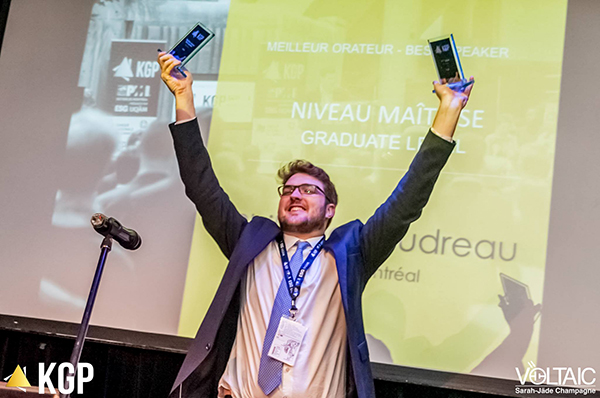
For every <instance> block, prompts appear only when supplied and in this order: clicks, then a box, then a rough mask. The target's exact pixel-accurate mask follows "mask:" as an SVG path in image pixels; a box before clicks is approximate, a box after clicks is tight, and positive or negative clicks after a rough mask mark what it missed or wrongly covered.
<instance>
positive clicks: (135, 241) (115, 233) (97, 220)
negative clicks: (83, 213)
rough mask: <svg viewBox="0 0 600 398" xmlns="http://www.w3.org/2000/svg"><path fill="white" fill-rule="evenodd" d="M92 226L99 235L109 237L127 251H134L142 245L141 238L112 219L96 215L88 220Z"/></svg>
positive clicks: (99, 214) (100, 214)
mask: <svg viewBox="0 0 600 398" xmlns="http://www.w3.org/2000/svg"><path fill="white" fill-rule="evenodd" d="M90 222H91V223H92V226H93V227H94V229H95V230H96V232H98V233H99V234H100V235H104V236H106V235H110V236H111V237H112V238H114V240H116V241H117V242H119V244H120V245H121V246H122V247H123V248H124V249H127V250H135V249H137V248H138V247H140V246H141V244H142V238H141V237H140V235H138V233H137V232H135V231H134V230H133V229H129V228H125V227H124V226H123V225H121V223H120V222H118V221H117V220H115V219H114V218H112V217H106V216H105V215H104V214H102V213H96V214H94V215H93V216H92V219H91V220H90Z"/></svg>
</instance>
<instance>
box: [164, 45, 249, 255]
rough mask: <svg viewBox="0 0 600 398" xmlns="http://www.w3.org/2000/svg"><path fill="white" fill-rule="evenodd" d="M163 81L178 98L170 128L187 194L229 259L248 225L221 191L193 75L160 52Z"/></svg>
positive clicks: (170, 57) (177, 62)
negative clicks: (205, 138) (203, 131)
mask: <svg viewBox="0 0 600 398" xmlns="http://www.w3.org/2000/svg"><path fill="white" fill-rule="evenodd" d="M158 63H159V64H160V66H161V78H162V79H163V81H164V82H165V84H166V85H167V87H168V88H169V90H171V92H172V93H173V95H174V96H175V103H176V108H175V109H176V119H177V122H176V123H173V124H171V125H170V126H169V128H170V129H171V133H172V135H173V143H174V146H175V154H176V155H177V162H178V164H179V173H180V175H181V180H182V181H183V184H184V185H185V192H186V195H187V196H188V197H189V198H190V199H191V201H192V202H193V203H194V204H195V205H196V209H197V210H198V213H199V214H200V216H201V217H202V222H203V224H204V226H205V227H206V230H207V231H208V233H209V234H210V235H211V236H212V237H213V239H214V240H215V241H216V242H217V244H218V245H219V247H220V248H221V251H222V252H223V254H225V256H226V257H227V258H229V257H231V253H232V252H233V249H234V248H235V245H236V243H237V241H238V239H239V237H240V234H241V233H242V230H243V229H244V227H245V226H246V224H247V223H248V222H247V220H246V219H245V218H244V217H243V216H242V215H241V214H240V213H239V212H238V211H237V209H236V208H235V206H234V205H233V203H232V202H231V201H230V200H229V196H227V194H226V193H225V191H224V190H223V188H221V186H220V184H219V181H218V180H217V177H216V176H215V173H214V171H213V168H212V165H211V162H210V157H209V155H208V151H207V150H206V148H205V147H204V144H203V142H202V137H201V135H200V128H199V127H198V121H197V120H196V110H195V108H194V95H193V92H192V75H191V73H189V72H188V73H186V74H187V77H184V76H183V75H182V74H181V73H179V72H178V71H177V70H176V69H174V67H175V66H177V65H179V63H180V62H179V61H178V60H176V59H175V58H173V56H171V55H169V54H166V53H160V54H159V56H158Z"/></svg>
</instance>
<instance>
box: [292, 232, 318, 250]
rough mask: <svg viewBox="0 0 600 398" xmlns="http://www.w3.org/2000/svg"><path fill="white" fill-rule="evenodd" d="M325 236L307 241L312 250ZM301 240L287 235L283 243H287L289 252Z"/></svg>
mask: <svg viewBox="0 0 600 398" xmlns="http://www.w3.org/2000/svg"><path fill="white" fill-rule="evenodd" d="M323 236H324V235H321V236H315V237H314V238H310V239H306V242H308V244H309V245H310V247H311V249H312V248H313V247H315V245H316V244H317V243H319V241H320V240H321V239H322V238H323ZM299 240H301V239H298V238H297V237H295V236H292V235H288V234H286V233H284V234H283V242H284V243H285V250H287V251H289V250H290V249H291V248H292V246H294V245H295V244H296V242H298V241H299Z"/></svg>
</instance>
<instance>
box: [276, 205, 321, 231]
mask: <svg viewBox="0 0 600 398" xmlns="http://www.w3.org/2000/svg"><path fill="white" fill-rule="evenodd" d="M328 220H329V219H328V218H325V206H323V207H322V208H321V210H320V211H319V215H318V216H317V217H309V218H308V219H307V220H304V221H302V222H300V223H289V222H288V220H287V217H286V216H283V217H279V225H280V226H281V230H282V231H283V232H296V233H300V234H308V233H310V232H313V231H315V230H319V229H321V228H323V227H324V226H325V224H326V223H327V221H328Z"/></svg>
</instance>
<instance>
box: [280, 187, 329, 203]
mask: <svg viewBox="0 0 600 398" xmlns="http://www.w3.org/2000/svg"><path fill="white" fill-rule="evenodd" d="M296 188H297V189H298V192H300V194H301V195H316V194H318V193H319V192H321V193H322V194H323V196H325V199H327V201H328V202H331V201H330V200H329V198H328V197H327V194H326V193H325V191H323V190H322V189H321V188H320V187H319V186H317V185H314V184H300V185H280V186H279V187H278V188H277V190H278V191H279V196H290V195H291V194H293V193H294V191H295V190H296Z"/></svg>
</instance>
